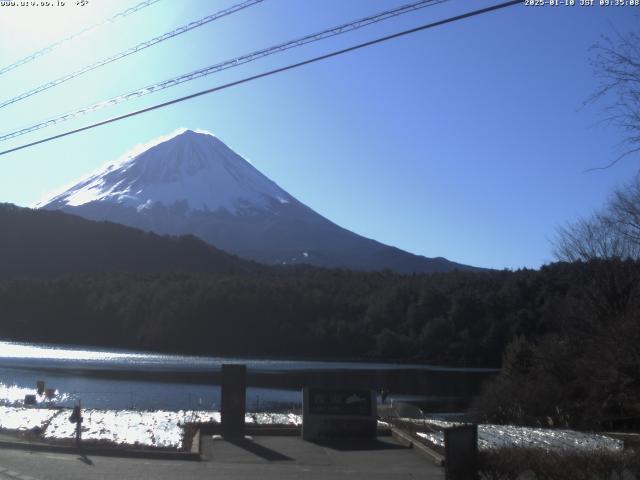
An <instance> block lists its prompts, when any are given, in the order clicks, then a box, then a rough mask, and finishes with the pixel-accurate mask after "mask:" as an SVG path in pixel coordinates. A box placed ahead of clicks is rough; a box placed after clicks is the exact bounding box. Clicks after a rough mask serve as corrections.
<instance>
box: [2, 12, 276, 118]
mask: <svg viewBox="0 0 640 480" xmlns="http://www.w3.org/2000/svg"><path fill="white" fill-rule="evenodd" d="M263 1H264V0H245V1H244V2H242V3H238V4H237V5H233V6H231V7H229V8H225V9H224V10H220V11H219V12H216V13H213V14H211V15H207V16H206V17H203V18H200V19H199V20H195V21H193V22H190V23H188V24H186V25H182V26H181V27H178V28H175V29H173V30H171V31H170V32H166V33H163V34H162V35H159V36H157V37H154V38H152V39H151V40H147V41H144V42H141V43H139V44H137V45H135V46H133V47H131V48H128V49H127V50H124V51H122V52H119V53H116V54H115V55H111V56H110V57H107V58H105V59H103V60H100V61H99V62H95V63H92V64H91V65H87V66H86V67H83V68H81V69H80V70H76V71H75V72H72V73H68V74H66V75H64V76H62V77H59V78H56V79H55V80H51V81H50V82H47V83H43V84H42V85H40V86H38V87H36V88H34V89H31V90H29V91H26V92H24V93H21V94H20V95H17V96H15V97H12V98H9V99H7V100H3V101H0V108H3V107H6V106H7V105H11V104H12V103H16V102H19V101H20V100H24V99H25V98H29V97H31V96H33V95H35V94H37V93H40V92H44V91H45V90H48V89H50V88H52V87H55V86H57V85H60V84H62V83H64V82H68V81H69V80H72V79H74V78H77V77H79V76H81V75H84V74H85V73H88V72H91V71H92V70H95V69H96V68H100V67H103V66H105V65H108V64H110V63H113V62H115V61H117V60H120V59H122V58H125V57H128V56H129V55H133V54H134V53H137V52H139V51H141V50H144V49H145V48H149V47H151V46H153V45H156V44H158V43H161V42H164V41H165V40H169V39H170V38H173V37H176V36H178V35H182V34H183V33H186V32H188V31H190V30H193V29H194V28H198V27H201V26H203V25H206V24H207V23H210V22H213V21H214V20H217V19H219V18H221V17H226V16H227V15H231V14H232V13H235V12H238V11H240V10H244V9H245V8H248V7H251V6H253V5H255V4H257V3H261V2H263Z"/></svg>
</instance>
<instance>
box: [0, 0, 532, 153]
mask: <svg viewBox="0 0 640 480" xmlns="http://www.w3.org/2000/svg"><path fill="white" fill-rule="evenodd" d="M521 3H523V0H512V1H509V2H504V3H499V4H496V5H492V6H490V7H486V8H482V9H480V10H474V11H471V12H467V13H463V14H462V15H456V16H455V17H449V18H445V19H444V20H439V21H437V22H433V23H428V24H425V25H421V26H419V27H416V28H411V29H409V30H404V31H402V32H398V33H394V34H392V35H387V36H385V37H380V38H377V39H375V40H370V41H368V42H364V43H360V44H358V45H353V46H351V47H347V48H343V49H341V50H335V51H333V52H331V53H327V54H325V55H320V56H317V57H314V58H310V59H308V60H304V61H301V62H298V63H293V64H290V65H287V66H284V67H280V68H276V69H274V70H269V71H267V72H263V73H259V74H257V75H252V76H250V77H245V78H242V79H240V80H236V81H234V82H230V83H227V84H224V85H220V86H217V87H213V88H209V89H207V90H202V91H200V92H197V93H192V94H191V95H187V96H184V97H180V98H176V99H173V100H169V101H168V102H163V103H159V104H156V105H152V106H150V107H146V108H142V109H140V110H136V111H133V112H129V113H126V114H124V115H119V116H117V117H113V118H109V119H107V120H103V121H101V122H96V123H92V124H90V125H85V126H84V127H80V128H76V129H73V130H68V131H66V132H63V133H59V134H57V135H53V136H51V137H47V138H43V139H41V140H37V141H35V142H31V143H27V144H24V145H20V146H18V147H14V148H10V149H8V150H4V151H2V152H0V156H2V155H6V154H8V153H11V152H15V151H18V150H22V149H25V148H28V147H32V146H34V145H39V144H42V143H46V142H50V141H53V140H57V139H59V138H63V137H66V136H69V135H74V134H76V133H79V132H84V131H86V130H91V129H93V128H97V127H100V126H102V125H107V124H109V123H113V122H118V121H120V120H124V119H125V118H130V117H133V116H136V115H141V114H143V113H146V112H150V111H153V110H157V109H159V108H164V107H167V106H169V105H173V104H176V103H180V102H184V101H186V100H191V99H193V98H197V97H200V96H202V95H207V94H209V93H213V92H218V91H220V90H225V89H227V88H231V87H235V86H237V85H241V84H244V83H248V82H251V81H254V80H258V79H260V78H265V77H269V76H272V75H275V74H277V73H281V72H285V71H287V70H292V69H294V68H299V67H302V66H304V65H309V64H312V63H316V62H320V61H322V60H326V59H328V58H332V57H336V56H338V55H343V54H345V53H348V52H352V51H354V50H359V49H361V48H365V47H369V46H372V45H375V44H378V43H382V42H386V41H388V40H392V39H395V38H399V37H402V36H405V35H409V34H412V33H416V32H419V31H422V30H427V29H430V28H434V27H438V26H440V25H445V24H448V23H453V22H456V21H459V20H464V19H466V18H470V17H475V16H478V15H482V14H485V13H489V12H492V11H495V10H499V9H502V8H506V7H510V6H513V5H517V4H521Z"/></svg>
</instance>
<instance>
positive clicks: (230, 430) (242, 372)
mask: <svg viewBox="0 0 640 480" xmlns="http://www.w3.org/2000/svg"><path fill="white" fill-rule="evenodd" d="M220 385H221V396H222V402H221V403H222V408H221V409H220V416H221V427H222V436H223V437H226V438H239V437H243V436H244V415H245V410H246V390H247V366H246V365H237V364H223V365H222V380H221V382H220Z"/></svg>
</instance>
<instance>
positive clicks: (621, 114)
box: [587, 32, 640, 170]
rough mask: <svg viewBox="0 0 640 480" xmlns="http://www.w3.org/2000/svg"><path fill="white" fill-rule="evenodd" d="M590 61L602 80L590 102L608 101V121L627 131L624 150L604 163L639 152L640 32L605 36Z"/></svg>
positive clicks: (595, 47)
mask: <svg viewBox="0 0 640 480" xmlns="http://www.w3.org/2000/svg"><path fill="white" fill-rule="evenodd" d="M592 51H593V53H594V54H593V56H592V58H591V64H592V66H593V69H594V73H595V76H596V78H597V79H598V81H599V85H598V88H597V89H596V91H595V93H594V94H593V95H592V96H591V97H590V98H589V99H588V100H587V103H595V102H604V103H605V105H606V106H605V109H604V111H605V118H604V120H605V122H607V123H608V124H611V125H613V126H615V127H618V128H620V129H621V130H622V131H623V132H624V137H623V140H622V153H620V155H618V157H616V158H615V159H614V160H612V161H611V162H610V163H609V164H608V165H605V166H604V167H599V168H595V169H592V170H597V169H604V168H609V167H611V166H612V165H615V164H616V163H617V162H618V161H620V160H621V159H623V158H624V157H627V156H629V155H632V154H635V153H638V152H640V34H639V33H638V32H629V33H624V34H622V33H618V32H615V37H614V38H613V39H612V38H610V37H603V39H602V41H601V42H600V43H599V44H597V45H595V46H594V47H592Z"/></svg>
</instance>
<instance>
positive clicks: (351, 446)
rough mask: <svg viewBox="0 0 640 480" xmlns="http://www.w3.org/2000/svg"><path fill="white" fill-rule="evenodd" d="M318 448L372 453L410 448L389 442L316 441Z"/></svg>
mask: <svg viewBox="0 0 640 480" xmlns="http://www.w3.org/2000/svg"><path fill="white" fill-rule="evenodd" d="M312 443H315V444H316V445H318V446H321V447H325V448H330V449H332V450H339V451H342V452H347V451H372V450H406V449H407V448H411V447H404V446H402V445H398V444H395V443H390V442H382V441H380V440H358V439H356V440H346V439H345V440H331V441H328V440H316V441H314V442H312Z"/></svg>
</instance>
